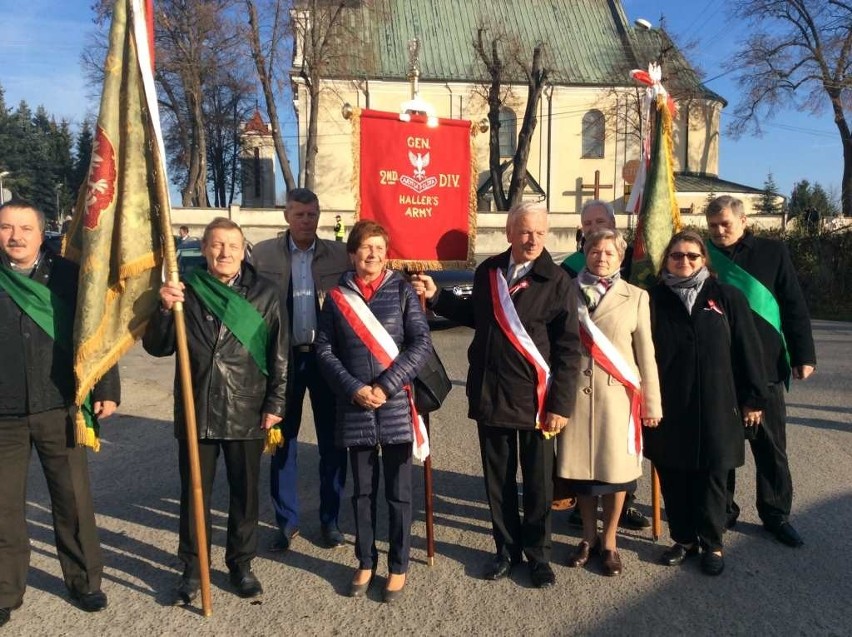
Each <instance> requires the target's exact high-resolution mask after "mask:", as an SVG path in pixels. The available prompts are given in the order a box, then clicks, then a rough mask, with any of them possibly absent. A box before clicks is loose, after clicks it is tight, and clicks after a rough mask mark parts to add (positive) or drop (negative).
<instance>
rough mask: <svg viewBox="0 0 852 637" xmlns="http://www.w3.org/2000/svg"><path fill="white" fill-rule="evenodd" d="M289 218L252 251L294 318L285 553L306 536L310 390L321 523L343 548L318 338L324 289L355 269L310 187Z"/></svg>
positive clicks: (277, 502)
mask: <svg viewBox="0 0 852 637" xmlns="http://www.w3.org/2000/svg"><path fill="white" fill-rule="evenodd" d="M284 218H285V219H286V221H287V223H288V224H289V229H288V230H287V231H286V232H285V233H284V234H283V236H281V237H279V238H277V239H269V240H267V241H261V242H260V243H258V244H257V245H256V246H255V247H254V250H253V252H252V261H253V262H254V264H255V267H256V268H257V271H258V272H259V273H260V274H261V275H262V276H265V277H267V278H268V279H270V280H272V281H273V282H274V283H275V284H276V285H278V287H279V290H280V291H281V306H282V308H284V307H286V308H287V313H288V315H289V323H290V363H289V368H288V369H289V376H288V381H287V409H286V413H285V415H284V422H283V423H282V427H281V429H282V433H283V435H284V445H283V446H282V447H280V448H279V449H278V451H277V452H276V453H275V455H273V456H272V462H271V464H270V473H271V475H270V491H271V495H272V504H273V507H274V508H275V519H276V522H277V523H278V529H279V534H278V537H277V538H276V540H275V542H273V545H272V550H277V551H286V550H287V549H289V548H290V544H291V542H292V540H293V538H294V537H295V536H296V535H298V533H299V524H300V521H299V498H298V492H297V468H296V459H297V453H298V443H297V437H298V435H299V428H300V426H301V422H302V404H303V403H304V398H305V393H306V392H308V393H309V395H310V399H311V409H312V411H313V415H314V426H315V428H316V434H317V447H318V449H319V456H320V461H319V465H320V466H319V479H320V480H319V482H320V511H319V513H320V524H321V533H322V539H323V542H324V543H325V545H326V546H327V547H329V548H335V547H338V546H343V544H344V540H343V535H341V533H340V528H339V524H338V519H339V516H340V498H341V496H342V494H343V487H344V484H345V480H346V450H345V449H338V448H337V447H336V446H335V443H334V421H335V408H334V401H335V399H334V393H333V392H332V391H331V388H329V386H328V384H327V383H326V382H325V380H324V379H323V378H322V376H321V375H320V373H319V369H318V368H317V363H316V355H315V351H314V339H315V338H316V331H317V315H318V312H319V308H320V306H321V305H322V302H323V299H324V298H325V294H326V293H327V292H328V291H329V290H330V289H332V288H333V287H334V286H336V285H337V283H338V281H339V279H340V276H341V275H342V274H343V273H344V272H346V271H347V270H349V269H350V268H351V263H350V261H349V257H348V255H347V254H346V245H345V244H344V243H338V242H335V241H328V240H325V239H320V238H318V237H317V226H318V225H319V218H320V208H319V200H318V199H317V196H316V195H315V194H314V193H313V192H311V191H310V190H308V189H306V188H294V189H293V190H291V191H289V192H288V193H287V206H286V208H285V212H284Z"/></svg>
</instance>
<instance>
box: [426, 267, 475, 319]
mask: <svg viewBox="0 0 852 637" xmlns="http://www.w3.org/2000/svg"><path fill="white" fill-rule="evenodd" d="M426 274H428V275H429V276H431V277H432V279H433V280H434V281H435V285H437V286H438V289H439V290H445V291H447V292H450V293H452V294H455V295H456V296H458V297H460V298H463V299H466V300H469V299H470V297H471V295H472V294H473V270H427V271H426ZM426 316H427V318H428V319H429V324H430V325H439V324H441V323H442V322H443V323H451V321H449V320H448V319H445V318H444V317H443V316H439V315H437V314H435V313H434V312H431V311H428V310H427V312H426Z"/></svg>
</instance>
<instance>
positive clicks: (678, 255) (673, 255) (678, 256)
mask: <svg viewBox="0 0 852 637" xmlns="http://www.w3.org/2000/svg"><path fill="white" fill-rule="evenodd" d="M703 256H704V255H703V254H701V253H700V252H670V253H669V259H671V260H672V261H681V260H682V259H684V258H686V259H689V260H690V261H698V259H700V258H701V257H703Z"/></svg>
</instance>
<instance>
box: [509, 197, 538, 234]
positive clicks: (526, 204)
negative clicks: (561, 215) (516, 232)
mask: <svg viewBox="0 0 852 637" xmlns="http://www.w3.org/2000/svg"><path fill="white" fill-rule="evenodd" d="M539 212H540V213H543V214H545V215H546V214H547V206H546V205H545V204H543V203H538V202H532V201H522V202H520V203H516V204H515V205H514V206H512V207H511V208H509V212H508V214H507V215H506V232H509V231H510V230H511V229H512V228H513V227H514V225H515V222H516V221H517V220H518V219H520V218H521V217H523V216H524V215H529V214H536V213H539Z"/></svg>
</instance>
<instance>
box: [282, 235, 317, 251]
mask: <svg viewBox="0 0 852 637" xmlns="http://www.w3.org/2000/svg"><path fill="white" fill-rule="evenodd" d="M287 238H288V239H289V240H290V254H292V253H294V252H312V251H313V249H314V248H316V246H317V240H316V239H314V242H313V243H312V244H311V245H310V247H309V248H307V249H306V250H302V249H301V248H300V247H299V246H297V245H296V242H295V241H293V237H292V236H291V235H287Z"/></svg>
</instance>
